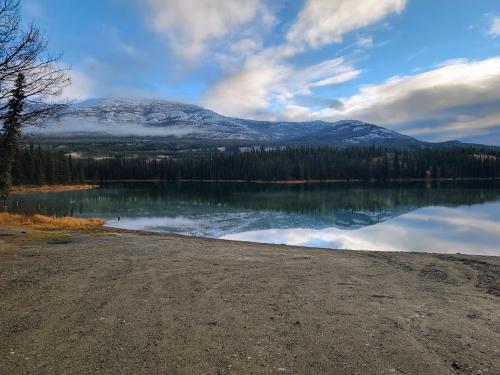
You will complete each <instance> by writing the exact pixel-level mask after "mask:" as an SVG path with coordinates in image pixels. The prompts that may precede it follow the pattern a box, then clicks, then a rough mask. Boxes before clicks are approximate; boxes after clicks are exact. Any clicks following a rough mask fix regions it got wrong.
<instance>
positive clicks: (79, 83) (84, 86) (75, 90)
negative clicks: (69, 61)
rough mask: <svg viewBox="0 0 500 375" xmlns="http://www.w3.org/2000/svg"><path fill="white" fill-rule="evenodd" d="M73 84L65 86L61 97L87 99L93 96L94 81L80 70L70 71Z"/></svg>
mask: <svg viewBox="0 0 500 375" xmlns="http://www.w3.org/2000/svg"><path fill="white" fill-rule="evenodd" d="M68 76H69V79H70V81H71V84H70V85H69V86H67V87H65V88H64V90H63V92H62V94H61V97H62V98H64V99H66V100H76V101H79V100H85V99H88V98H90V97H91V95H92V90H93V88H94V82H93V81H92V79H90V78H89V77H87V76H86V75H85V74H84V73H82V72H81V71H79V70H74V69H71V70H70V71H69V72H68Z"/></svg>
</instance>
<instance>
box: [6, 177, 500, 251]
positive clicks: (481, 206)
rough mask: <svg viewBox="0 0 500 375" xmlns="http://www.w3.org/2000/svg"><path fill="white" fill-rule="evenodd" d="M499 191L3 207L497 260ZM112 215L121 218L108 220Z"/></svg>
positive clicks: (355, 189) (32, 199)
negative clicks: (491, 257)
mask: <svg viewBox="0 0 500 375" xmlns="http://www.w3.org/2000/svg"><path fill="white" fill-rule="evenodd" d="M499 200H500V184H499V183H498V182H494V181H467V182H449V181H447V182H433V183H423V182H414V183H388V184H361V183H336V184H306V185H278V184H236V183H180V184H177V183H161V182H157V183H142V182H141V183H138V182H135V183H113V184H105V185H103V187H102V188H101V189H98V190H88V191H73V192H60V193H45V194H41V193H24V194H15V195H13V196H12V197H11V199H10V200H9V209H10V210H12V211H18V212H33V211H36V210H39V211H41V212H42V213H45V214H51V215H52V214H56V215H74V216H83V217H93V216H97V217H102V218H105V219H107V220H108V225H109V226H113V227H120V228H128V229H143V230H151V231H159V232H175V233H180V234H186V235H198V236H207V237H222V238H225V239H237V240H248V241H255V242H268V243H284V244H289V245H301V246H314V247H327V248H344V249H364V250H401V251H433V252H452V253H455V252H464V253H466V252H468V253H475V254H479V253H482V254H496V255H499V254H500V202H499ZM118 215H120V217H121V220H119V221H118V220H117V216H118Z"/></svg>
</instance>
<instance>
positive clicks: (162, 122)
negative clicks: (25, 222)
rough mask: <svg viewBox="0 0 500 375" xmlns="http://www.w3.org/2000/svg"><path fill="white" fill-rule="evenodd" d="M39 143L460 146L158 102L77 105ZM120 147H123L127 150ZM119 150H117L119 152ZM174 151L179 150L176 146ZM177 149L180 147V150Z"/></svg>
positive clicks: (366, 127)
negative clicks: (258, 119)
mask: <svg viewBox="0 0 500 375" xmlns="http://www.w3.org/2000/svg"><path fill="white" fill-rule="evenodd" d="M36 132H37V133H36V137H37V138H38V140H51V139H52V140H54V139H57V140H58V141H64V142H66V143H67V142H68V141H71V142H73V143H74V144H77V143H78V142H79V140H80V141H81V140H84V139H85V140H86V141H87V142H88V141H89V140H92V141H93V142H108V143H115V144H117V143H120V142H121V144H123V145H125V146H126V147H129V146H130V145H131V144H132V143H133V144H134V145H135V146H136V148H142V149H144V150H146V149H147V148H148V147H149V149H152V148H155V149H157V150H160V149H162V150H163V149H165V148H164V147H163V146H162V145H164V144H170V145H173V144H176V145H180V144H182V145H183V146H182V147H185V148H186V149H187V150H192V149H193V147H194V146H193V145H206V144H210V145H211V146H215V147H221V146H230V145H239V146H258V145H273V146H279V145H332V146H339V147H343V146H353V145H360V146H363V145H383V146H387V147H397V148H421V147H452V145H453V146H459V145H462V146H463V145H465V144H463V143H460V142H445V143H428V142H422V141H419V140H417V139H415V138H412V137H409V136H406V135H403V134H400V133H397V132H394V131H391V130H388V129H385V128H383V127H380V126H376V125H373V124H368V123H365V122H361V121H356V120H343V121H338V122H325V121H308V122H283V121H256V120H245V119H239V118H233V117H226V116H222V115H220V114H218V113H216V112H213V111H210V110H208V109H205V108H202V107H200V106H196V105H192V104H184V103H177V102H171V101H166V100H156V99H92V100H88V101H85V102H81V103H77V104H74V105H72V106H70V107H69V108H67V109H66V110H65V111H64V112H63V113H61V114H59V115H58V116H57V117H55V118H52V119H50V120H49V121H48V124H47V126H46V127H44V128H42V129H41V130H36ZM125 146H124V147H125ZM120 147H121V146H119V147H117V149H118V150H119V149H120ZM177 147H178V146H177ZM178 149H179V148H178Z"/></svg>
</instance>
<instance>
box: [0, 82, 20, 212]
mask: <svg viewBox="0 0 500 375" xmlns="http://www.w3.org/2000/svg"><path fill="white" fill-rule="evenodd" d="M24 89H25V80H24V75H23V74H22V73H19V74H18V76H17V79H16V85H15V87H14V88H13V89H12V96H11V99H10V100H9V105H8V110H7V112H6V113H5V115H4V116H3V118H2V120H3V128H2V133H1V134H0V204H1V207H0V209H4V208H5V205H6V201H7V197H8V196H9V194H10V190H11V188H12V174H11V172H12V163H13V161H14V156H15V153H16V151H17V147H18V141H19V137H20V136H21V126H22V122H21V116H22V113H23V107H24V101H25V94H24Z"/></svg>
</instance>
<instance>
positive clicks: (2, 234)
mask: <svg viewBox="0 0 500 375" xmlns="http://www.w3.org/2000/svg"><path fill="white" fill-rule="evenodd" d="M23 232H24V233H23ZM0 295H1V301H2V303H1V308H0V332H1V334H0V373H2V374H28V373H30V374H426V375H427V374H499V373H500V370H499V369H500V348H499V345H498V343H499V342H500V258H498V257H481V256H466V255H460V254H457V255H433V254H423V253H422V254H415V253H385V252H362V251H332V250H316V249H309V248H293V247H285V246H272V245H261V244H253V243H239V242H230V241H220V240H211V239H202V238H187V237H181V236H176V235H159V234H151V233H143V232H129V231H119V230H109V229H96V230H94V231H92V232H88V231H87V232H83V231H74V232H64V231H59V232H58V231H52V232H44V231H35V230H23V229H21V228H10V229H9V228H5V227H3V228H2V227H0Z"/></svg>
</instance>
